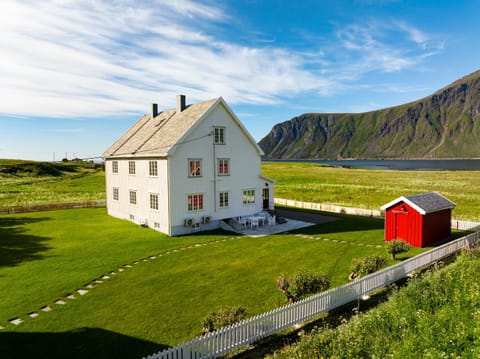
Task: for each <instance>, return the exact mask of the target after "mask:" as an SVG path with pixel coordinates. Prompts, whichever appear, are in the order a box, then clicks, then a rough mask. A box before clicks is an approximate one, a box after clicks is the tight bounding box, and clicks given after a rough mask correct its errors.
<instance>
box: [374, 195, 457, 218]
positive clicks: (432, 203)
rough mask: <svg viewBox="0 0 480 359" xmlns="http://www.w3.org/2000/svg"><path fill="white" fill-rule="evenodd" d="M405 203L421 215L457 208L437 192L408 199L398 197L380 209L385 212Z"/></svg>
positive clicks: (408, 197) (412, 196)
mask: <svg viewBox="0 0 480 359" xmlns="http://www.w3.org/2000/svg"><path fill="white" fill-rule="evenodd" d="M400 202H405V203H407V204H408V205H410V206H411V207H413V208H415V210H416V211H417V212H419V213H420V214H427V213H433V212H438V211H441V210H444V209H447V208H450V209H452V208H455V206H456V204H455V203H453V202H452V201H450V200H449V199H448V198H445V197H443V196H442V195H441V194H439V193H437V192H428V193H421V194H414V195H411V196H407V197H404V196H402V197H398V198H397V199H395V200H393V201H391V202H388V203H387V204H384V205H383V206H382V207H380V208H381V209H382V210H383V211H385V210H387V209H388V208H390V207H392V206H394V205H396V204H397V203H400Z"/></svg>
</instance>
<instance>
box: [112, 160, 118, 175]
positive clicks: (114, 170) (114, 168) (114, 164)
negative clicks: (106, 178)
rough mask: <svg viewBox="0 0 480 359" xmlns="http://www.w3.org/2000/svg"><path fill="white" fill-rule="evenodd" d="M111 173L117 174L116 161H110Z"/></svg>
mask: <svg viewBox="0 0 480 359" xmlns="http://www.w3.org/2000/svg"><path fill="white" fill-rule="evenodd" d="M112 173H118V161H112Z"/></svg>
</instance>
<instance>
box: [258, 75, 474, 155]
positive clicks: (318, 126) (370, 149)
mask: <svg viewBox="0 0 480 359" xmlns="http://www.w3.org/2000/svg"><path fill="white" fill-rule="evenodd" d="M259 145H260V147H261V148H262V149H263V151H264V152H265V156H264V158H265V159H307V158H309V159H341V158H364V159H365V158H398V159H407V158H410V159H412V158H428V159H430V158H473V157H480V71H477V72H474V73H472V74H470V75H468V76H465V77H463V78H461V79H460V80H458V81H455V82H454V83H452V84H450V85H448V86H446V87H444V88H443V89H441V90H439V91H437V92H435V93H434V94H433V95H431V96H428V97H425V98H423V99H420V100H418V101H415V102H411V103H407V104H404V105H400V106H396V107H390V108H386V109H382V110H378V111H371V112H365V113H358V114H352V113H343V114H342V113H331V114H329V113H305V114H303V115H300V116H297V117H294V118H292V119H291V120H289V121H286V122H283V123H280V124H277V125H275V126H274V127H273V128H272V130H271V132H270V133H269V134H268V135H267V136H265V137H264V138H263V139H262V140H261V141H260V142H259Z"/></svg>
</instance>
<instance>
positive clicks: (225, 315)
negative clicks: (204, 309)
mask: <svg viewBox="0 0 480 359" xmlns="http://www.w3.org/2000/svg"><path fill="white" fill-rule="evenodd" d="M246 316H247V310H246V308H245V307H242V306H232V307H227V308H223V309H220V310H218V311H216V312H211V313H210V314H208V315H207V316H206V317H205V319H203V322H202V324H203V332H204V333H208V332H211V331H214V330H217V329H220V328H223V327H225V326H227V325H230V324H234V323H237V322H239V321H241V320H242V319H245V318H246Z"/></svg>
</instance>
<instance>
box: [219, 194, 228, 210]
mask: <svg viewBox="0 0 480 359" xmlns="http://www.w3.org/2000/svg"><path fill="white" fill-rule="evenodd" d="M218 205H219V207H220V208H227V207H228V192H219V194H218Z"/></svg>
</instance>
